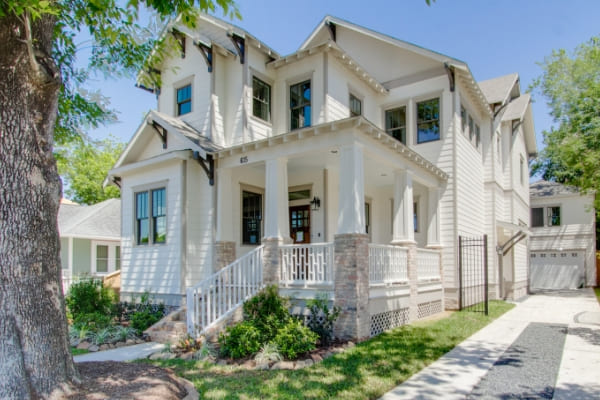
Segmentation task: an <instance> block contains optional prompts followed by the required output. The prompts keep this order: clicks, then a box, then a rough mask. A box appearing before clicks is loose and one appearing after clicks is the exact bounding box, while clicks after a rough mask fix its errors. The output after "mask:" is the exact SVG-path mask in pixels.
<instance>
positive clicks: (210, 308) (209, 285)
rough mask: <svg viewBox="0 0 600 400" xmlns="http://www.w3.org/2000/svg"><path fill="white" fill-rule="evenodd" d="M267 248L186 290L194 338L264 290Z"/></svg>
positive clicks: (191, 331) (190, 325)
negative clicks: (264, 266)
mask: <svg viewBox="0 0 600 400" xmlns="http://www.w3.org/2000/svg"><path fill="white" fill-rule="evenodd" d="M263 248H264V246H259V247H257V248H256V249H254V250H252V251H251V252H249V253H248V254H245V255H243V256H242V257H240V258H238V259H237V260H235V261H234V262H232V263H231V264H229V265H228V266H226V267H225V268H223V269H221V270H219V271H217V272H215V273H214V274H212V275H210V276H209V277H208V278H206V279H204V280H202V281H201V282H199V283H198V284H196V285H194V286H192V287H190V288H188V289H187V290H186V294H187V296H186V303H187V327H188V333H189V334H190V335H192V336H198V335H201V334H202V333H203V332H204V331H206V329H208V328H210V327H211V326H213V325H214V324H216V323H217V322H219V321H221V320H223V319H224V318H226V317H227V316H229V314H231V313H232V312H233V311H234V310H235V309H236V308H238V307H239V306H240V305H242V304H243V303H244V301H246V300H247V299H249V298H250V297H252V296H253V295H255V294H256V293H257V292H258V291H260V290H261V289H262V288H263V287H264V283H263V274H262V270H263V261H262V260H263Z"/></svg>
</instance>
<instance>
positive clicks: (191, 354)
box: [179, 351, 194, 361]
mask: <svg viewBox="0 0 600 400" xmlns="http://www.w3.org/2000/svg"><path fill="white" fill-rule="evenodd" d="M179 358H181V359H182V360H186V361H188V360H193V359H194V352H193V351H188V352H187V353H182V354H181V355H180V356H179Z"/></svg>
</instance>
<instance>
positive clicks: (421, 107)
mask: <svg viewBox="0 0 600 400" xmlns="http://www.w3.org/2000/svg"><path fill="white" fill-rule="evenodd" d="M433 140H440V99H439V98H435V99H431V100H426V101H421V102H420V103H417V143H425V142H431V141H433Z"/></svg>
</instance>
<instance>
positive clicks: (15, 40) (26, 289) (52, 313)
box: [0, 15, 76, 399]
mask: <svg viewBox="0 0 600 400" xmlns="http://www.w3.org/2000/svg"><path fill="white" fill-rule="evenodd" d="M27 21H28V18H27V15H22V16H20V17H19V18H16V17H14V16H11V15H8V16H4V17H2V18H0V277H1V280H0V398H2V399H37V398H49V397H51V396H53V395H55V394H56V393H57V392H60V391H61V390H63V389H64V388H66V387H67V386H66V385H68V384H69V383H70V382H71V381H72V380H73V379H74V378H75V377H76V371H75V368H74V365H73V358H72V356H71V354H70V351H69V343H68V335H67V322H66V315H65V305H64V298H63V293H62V284H61V276H60V273H61V270H60V268H61V267H60V257H59V238H58V228H57V213H58V206H59V201H60V196H61V184H60V180H59V178H58V174H57V171H56V164H55V161H54V158H53V156H52V136H53V133H54V124H55V121H56V115H57V104H58V91H59V89H60V75H59V73H58V71H57V70H56V67H55V64H54V62H53V61H52V59H51V57H50V56H49V55H50V54H51V49H52V35H53V29H54V24H55V20H54V18H53V17H48V16H43V17H41V18H39V19H37V20H36V21H35V22H33V23H31V24H28V23H27Z"/></svg>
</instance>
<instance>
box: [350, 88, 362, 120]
mask: <svg viewBox="0 0 600 400" xmlns="http://www.w3.org/2000/svg"><path fill="white" fill-rule="evenodd" d="M359 115H362V101H361V100H360V99H359V98H358V97H356V96H355V95H353V94H352V93H350V116H351V117H358V116H359Z"/></svg>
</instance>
